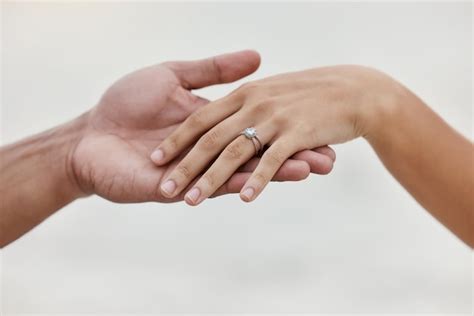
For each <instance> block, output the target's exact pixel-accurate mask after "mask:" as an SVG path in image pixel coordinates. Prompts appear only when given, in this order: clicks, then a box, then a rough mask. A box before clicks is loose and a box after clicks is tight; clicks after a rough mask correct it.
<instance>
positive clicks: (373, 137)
mask: <svg viewBox="0 0 474 316" xmlns="http://www.w3.org/2000/svg"><path fill="white" fill-rule="evenodd" d="M380 75H382V76H383V77H382V78H381V77H380ZM367 91H371V92H372V93H368V94H367V99H366V100H365V102H364V105H363V106H361V107H360V111H359V113H358V117H359V121H360V122H362V123H361V126H362V127H361V128H360V129H361V136H363V137H364V138H365V139H366V140H367V141H368V142H369V143H372V142H376V141H377V140H378V139H381V140H383V139H384V138H385V137H386V135H385V134H386V133H387V132H389V130H390V128H391V127H392V126H393V125H394V124H397V121H398V119H399V117H400V113H401V112H402V111H403V108H404V107H405V105H407V104H410V103H413V99H414V95H413V94H412V93H411V92H410V90H408V89H407V88H406V87H405V86H403V85H402V84H400V83H399V82H397V81H396V80H394V79H392V78H391V77H389V76H387V75H385V74H383V73H379V76H378V78H375V80H374V81H373V82H372V84H371V85H369V87H368V88H367Z"/></svg>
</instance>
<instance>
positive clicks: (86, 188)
mask: <svg viewBox="0 0 474 316" xmlns="http://www.w3.org/2000/svg"><path fill="white" fill-rule="evenodd" d="M259 64H260V57H259V55H258V54H257V53H255V52H252V51H242V52H237V53H233V54H226V55H221V56H217V57H214V58H209V59H204V60H198V61H185V62H167V63H164V64H159V65H155V66H151V67H147V68H144V69H141V70H138V71H136V72H133V73H131V74H129V75H127V76H125V77H123V78H122V79H120V80H119V81H117V82H116V83H115V84H113V85H112V86H111V87H110V88H109V89H108V90H107V91H106V92H105V94H104V95H103V96H102V98H101V100H100V102H99V103H98V105H97V106H95V107H94V108H92V109H91V110H90V111H88V112H87V113H85V114H83V115H82V116H80V117H78V118H76V119H74V120H73V121H71V122H68V123H66V124H63V125H62V126H58V127H56V128H53V129H51V130H49V131H46V132H44V133H41V134H39V135H35V136H32V137H29V138H27V139H25V140H23V141H20V142H17V143H14V144H10V145H7V146H3V147H1V148H0V195H1V196H2V203H1V204H0V246H1V247H3V246H5V245H7V244H9V243H10V242H12V241H14V240H15V239H17V238H18V237H20V236H21V235H23V234H25V233H26V232H27V231H29V230H30V229H31V228H33V227H34V226H36V225H38V224H39V223H40V222H41V221H43V220H44V219H45V218H47V217H48V216H50V215H51V214H53V213H54V212H55V211H57V210H58V209H60V208H61V207H63V206H65V205H66V204H68V203H70V202H72V201H73V200H75V199H77V198H80V197H85V196H88V195H91V194H97V195H100V196H102V197H103V198H106V199H108V200H110V201H114V202H121V203H128V202H147V201H157V202H175V201H180V200H182V199H183V196H182V195H176V196H174V197H172V198H168V197H165V196H163V195H162V194H161V192H160V190H159V183H161V182H162V179H163V178H164V177H165V176H166V175H167V174H168V173H169V172H170V171H171V170H172V169H173V168H174V166H175V165H176V163H177V162H178V161H179V159H180V157H179V156H178V155H176V159H174V160H173V161H169V164H167V165H162V166H158V167H157V166H156V165H154V164H153V163H152V162H151V160H150V158H149V156H150V153H151V152H152V150H153V149H154V147H155V145H156V142H157V141H160V140H162V139H164V138H166V137H167V136H169V134H170V133H171V132H172V131H173V130H175V129H176V127H177V126H179V124H181V123H182V122H183V121H184V120H185V119H186V118H187V117H188V116H189V115H190V114H191V113H193V112H194V111H195V110H196V109H198V108H201V107H202V106H204V105H206V104H207V103H209V101H208V100H206V99H203V98H200V97H198V96H196V95H194V94H193V93H192V92H191V90H192V89H199V88H202V87H206V86H209V85H213V84H220V83H227V82H232V81H235V80H238V79H240V78H242V77H245V76H247V75H249V74H251V73H252V72H254V71H255V70H256V69H257V68H258V66H259ZM292 158H293V159H288V160H287V161H286V162H285V163H284V164H283V166H282V167H281V168H280V170H279V171H278V172H277V174H276V175H275V177H274V178H273V180H275V181H297V180H302V179H304V178H306V177H307V176H308V175H309V173H310V172H313V173H319V174H326V173H328V172H329V171H330V170H331V169H332V166H333V161H334V159H335V155H334V152H333V151H332V149H330V148H329V147H327V146H326V147H321V148H316V149H315V150H312V151H302V152H300V153H297V154H296V155H295V156H294V157H292ZM257 164H258V159H255V158H254V159H252V160H251V161H249V162H248V163H247V164H245V165H243V166H242V167H241V168H240V169H239V170H237V171H236V173H235V174H234V175H233V176H231V177H230V179H229V180H228V181H227V182H226V183H223V185H222V186H220V188H218V189H217V190H216V191H215V195H221V194H228V193H236V192H239V191H240V189H241V188H242V185H243V184H244V183H245V182H246V181H247V180H248V178H249V176H250V174H251V171H253V170H254V169H255V167H256V165H257Z"/></svg>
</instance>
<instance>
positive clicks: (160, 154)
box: [150, 149, 165, 163]
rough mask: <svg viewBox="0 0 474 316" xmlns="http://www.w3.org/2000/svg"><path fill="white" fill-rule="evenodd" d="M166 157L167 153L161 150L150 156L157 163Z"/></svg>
mask: <svg viewBox="0 0 474 316" xmlns="http://www.w3.org/2000/svg"><path fill="white" fill-rule="evenodd" d="M164 157H165V153H164V152H163V150H161V149H157V150H155V151H154V152H153V153H152V154H151V156H150V158H151V160H152V161H153V162H156V163H159V162H160V161H161V160H163V158H164Z"/></svg>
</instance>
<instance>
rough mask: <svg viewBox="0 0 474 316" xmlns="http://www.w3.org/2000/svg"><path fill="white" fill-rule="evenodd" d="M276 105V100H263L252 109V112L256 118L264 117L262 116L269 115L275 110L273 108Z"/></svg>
mask: <svg viewBox="0 0 474 316" xmlns="http://www.w3.org/2000/svg"><path fill="white" fill-rule="evenodd" d="M275 103H276V102H275V100H274V99H265V100H262V101H260V102H258V103H256V104H254V105H253V106H252V107H251V109H250V112H251V114H252V115H254V116H262V115H265V114H268V113H269V112H271V111H272V110H273V106H274V105H275Z"/></svg>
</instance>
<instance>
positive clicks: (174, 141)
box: [165, 135, 179, 150]
mask: <svg viewBox="0 0 474 316" xmlns="http://www.w3.org/2000/svg"><path fill="white" fill-rule="evenodd" d="M165 146H167V147H168V148H169V149H170V150H176V149H178V147H179V142H178V137H177V136H174V135H172V136H170V137H169V138H168V141H167V144H165Z"/></svg>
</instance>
